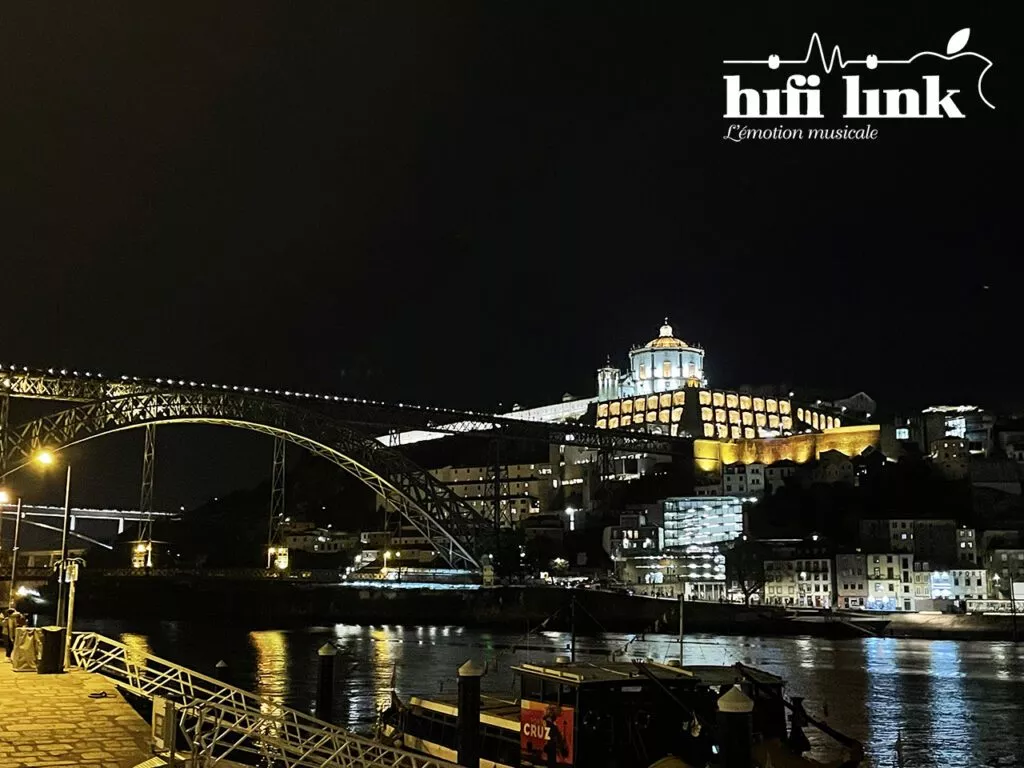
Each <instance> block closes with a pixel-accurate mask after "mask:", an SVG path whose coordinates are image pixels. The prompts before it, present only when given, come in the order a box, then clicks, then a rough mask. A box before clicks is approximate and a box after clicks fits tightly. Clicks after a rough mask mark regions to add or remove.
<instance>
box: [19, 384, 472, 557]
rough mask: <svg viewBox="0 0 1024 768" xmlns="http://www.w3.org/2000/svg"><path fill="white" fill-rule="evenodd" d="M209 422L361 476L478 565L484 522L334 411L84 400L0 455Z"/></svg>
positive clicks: (168, 395)
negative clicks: (262, 436) (279, 443)
mask: <svg viewBox="0 0 1024 768" xmlns="http://www.w3.org/2000/svg"><path fill="white" fill-rule="evenodd" d="M173 423H191V424H215V425H225V426H232V427H240V428H243V429H249V430H253V431H255V432H261V433H263V434H267V435H270V436H271V437H275V438H276V437H280V438H283V439H285V440H287V441H288V442H290V443H292V444H294V445H298V446H300V447H302V448H305V449H306V450H308V451H310V452H312V453H314V454H316V455H317V456H321V457H323V458H325V459H327V460H328V461H331V462H333V463H334V464H337V465H338V466H339V467H341V468H342V469H344V470H345V471H347V472H349V473H350V474H352V475H353V476H355V477H357V478H358V479H359V480H361V481H362V482H364V483H366V485H368V486H369V487H370V488H372V489H373V490H374V491H375V492H376V493H377V494H379V495H380V496H382V497H383V498H384V499H385V501H386V503H388V504H390V505H391V506H393V507H394V508H395V510H396V511H397V512H399V513H400V514H402V516H403V517H404V518H405V519H406V520H407V521H408V522H409V524H410V525H412V526H413V527H414V528H415V529H416V530H417V531H418V532H419V534H420V535H421V536H423V537H425V538H426V539H428V540H429V541H430V542H431V544H432V545H433V546H434V547H435V548H436V549H437V551H438V552H439V553H440V554H441V556H442V557H443V558H444V559H445V560H446V561H447V562H448V563H449V564H450V565H451V566H452V567H454V568H466V569H471V570H479V561H478V559H477V557H478V555H479V554H480V553H481V552H482V551H483V550H482V547H483V546H484V543H485V541H486V537H487V534H488V533H489V521H487V520H485V519H484V518H483V517H482V516H481V515H479V514H478V513H477V512H476V511H475V510H474V509H473V508H472V507H470V506H469V505H468V504H466V503H465V502H464V501H463V500H462V499H461V498H459V497H458V496H457V495H456V494H455V493H454V492H453V491H452V490H451V489H450V488H449V487H448V486H446V485H444V484H443V483H441V482H439V481H438V480H436V479H434V477H433V476H431V475H430V474H429V473H427V472H425V471H424V470H422V469H420V468H419V467H418V466H416V465H415V464H413V463H412V462H411V461H409V460H408V459H406V458H405V457H404V456H402V455H401V454H400V453H398V452H396V451H394V450H392V449H389V448H387V447H386V446H384V445H382V444H381V443H380V442H379V441H377V440H375V439H373V438H370V437H367V436H365V435H362V434H360V433H358V432H356V431H354V430H352V429H350V428H349V427H348V426H347V425H346V424H344V423H343V422H342V421H341V420H339V419H337V418H332V417H331V416H328V415H325V414H323V413H319V412H317V411H315V410H311V409H309V408H305V407H300V406H299V405H296V404H292V403H287V402H282V401H279V400H274V399H270V398H266V397H260V396H257V395H251V394H243V393H235V392H230V393H229V392H223V391H219V392H218V391H206V390H201V389H192V390H189V389H185V390H171V391H157V392H146V393H141V394H134V395H126V396H123V397H116V398H110V399H103V400H99V401H94V402H87V403H82V404H80V405H77V406H75V407H73V408H69V409H67V410H64V411H60V412H58V413H54V414H49V415H47V416H43V417H41V418H38V419H35V420H33V421H30V422H27V423H25V424H21V425H18V426H10V427H9V428H8V431H7V436H6V440H5V442H4V445H3V446H2V451H0V455H2V457H3V458H4V460H5V461H6V463H7V465H8V466H11V467H13V466H20V465H23V464H25V463H27V462H28V461H29V460H30V458H31V457H32V456H33V454H35V452H37V451H38V450H40V449H41V448H47V449H50V450H59V449H61V448H65V447H67V446H69V445H73V444H75V443H79V442H82V441H84V440H89V439H91V438H94V437H98V436H100V435H105V434H110V433H112V432H118V431H121V430H125V429H132V428H137V427H143V426H146V425H147V424H173Z"/></svg>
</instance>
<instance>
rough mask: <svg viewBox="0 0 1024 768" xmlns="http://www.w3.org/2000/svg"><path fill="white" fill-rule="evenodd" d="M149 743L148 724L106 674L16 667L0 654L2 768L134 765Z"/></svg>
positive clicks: (144, 755)
mask: <svg viewBox="0 0 1024 768" xmlns="http://www.w3.org/2000/svg"><path fill="white" fill-rule="evenodd" d="M100 692H103V693H106V697H104V698H98V699H94V698H90V697H89V694H93V693H100ZM148 743H149V726H148V724H147V723H146V722H145V721H144V720H143V719H142V718H140V717H139V716H138V714H136V712H135V710H133V709H132V708H131V707H130V706H128V704H127V703H126V702H125V700H124V699H122V698H121V696H120V695H119V694H118V693H117V691H116V690H115V689H114V685H113V683H111V682H110V680H108V679H107V678H105V677H103V676H102V675H93V674H90V673H88V672H80V671H73V672H69V673H67V674H63V675H37V674H36V673H35V672H14V671H13V670H12V669H11V665H10V663H9V662H8V661H6V660H5V659H3V658H2V656H0V768H36V767H37V766H71V765H74V766H80V768H132V766H135V765H138V764H139V763H141V762H143V761H144V760H147V759H148V758H150V757H151V756H152V755H151V753H150V751H149V747H148V746H147V745H148Z"/></svg>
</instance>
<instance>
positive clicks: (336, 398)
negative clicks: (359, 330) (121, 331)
mask: <svg viewBox="0 0 1024 768" xmlns="http://www.w3.org/2000/svg"><path fill="white" fill-rule="evenodd" d="M7 368H8V370H10V371H14V372H21V373H33V372H36V373H47V374H49V375H50V376H57V375H60V376H77V377H79V378H96V379H103V380H106V381H109V380H110V379H107V378H106V377H105V376H104V375H103V374H102V373H92V372H90V371H86V372H85V373H79V372H78V371H68V370H67V369H66V368H61V369H60V370H57V369H55V368H47V369H46V370H45V371H43V370H40V369H32V368H29V367H28V366H27V365H22V366H18V365H14V364H13V363H12V364H10V365H8V366H7ZM0 370H2V368H0ZM120 378H121V381H130V382H133V383H135V382H138V383H145V382H147V381H152V382H155V383H157V384H167V385H170V386H179V387H184V386H189V387H200V388H203V389H206V388H210V389H221V390H225V391H232V392H252V393H254V394H265V395H284V396H285V397H301V398H313V399H316V400H328V401H333V402H345V403H360V404H363V405H383V406H390V405H397V406H398V407H399V408H412V409H415V410H421V411H432V412H435V413H455V414H466V415H469V416H491V415H493V414H488V413H482V412H478V411H462V410H459V409H457V408H441V407H438V406H431V405H412V404H410V403H385V402H384V401H382V400H367V399H366V398H358V397H345V396H342V395H324V394H317V393H311V392H293V391H291V390H280V389H266V388H261V387H240V386H237V385H233V384H207V383H205V382H201V381H200V382H196V381H185V380H184V379H164V378H162V377H161V378H156V379H146V378H141V377H139V376H127V375H125V376H121V377H120ZM4 386H5V387H7V388H8V389H9V388H10V387H11V381H10V379H4Z"/></svg>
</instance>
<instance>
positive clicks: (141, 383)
mask: <svg viewBox="0 0 1024 768" xmlns="http://www.w3.org/2000/svg"><path fill="white" fill-rule="evenodd" d="M196 391H200V392H208V393H232V394H237V395H258V396H261V397H264V398H272V399H274V400H278V401H284V402H291V403H302V404H303V405H304V406H305V407H307V408H312V409H315V410H318V411H322V412H324V413H327V414H330V415H331V416H333V417H335V418H337V419H339V420H341V421H343V422H344V423H346V424H348V425H352V426H358V427H360V428H363V429H366V430H367V431H373V432H375V433H378V434H383V435H387V434H389V433H395V432H397V431H398V430H422V431H428V432H441V433H446V434H451V435H478V436H486V437H498V436H500V437H502V438H505V439H515V440H534V441H539V442H545V443H549V444H555V445H568V444H574V445H578V446H580V447H582V448H591V449H594V450H598V451H617V452H618V451H621V452H630V453H653V454H659V455H665V456H668V455H675V454H678V455H683V456H688V455H689V454H690V453H691V451H692V441H691V436H690V435H688V434H682V433H681V434H679V435H677V436H670V435H663V434H658V433H653V432H651V433H647V432H640V431H630V430H621V429H597V428H596V427H594V426H587V425H583V424H579V423H577V422H567V423H552V422H542V421H531V420H527V419H524V418H510V417H508V416H498V415H495V414H489V413H484V412H480V411H467V410H459V409H455V408H438V407H433V406H425V405H414V404H410V403H387V402H383V401H379V400H368V399H365V398H357V397H346V396H342V395H332V394H327V393H312V392H301V391H296V390H281V389H268V388H265V387H243V386H238V385H230V384H208V383H206V382H197V381H186V380H184V379H175V378H167V379H165V378H141V377H138V376H120V377H116V378H109V377H105V376H103V375H102V374H93V373H91V372H86V373H82V372H79V371H68V370H67V369H61V370H57V369H54V368H47V369H40V368H30V367H28V366H18V365H8V366H0V398H2V399H0V433H2V431H3V429H4V427H5V425H6V424H7V418H6V415H7V414H6V409H7V405H6V400H7V398H6V397H4V396H5V395H6V396H9V397H11V398H31V399H43V400H59V401H63V402H91V401H95V400H102V399H107V398H116V397H121V396H124V395H131V394H140V393H145V392H196ZM384 442H387V440H386V439H384Z"/></svg>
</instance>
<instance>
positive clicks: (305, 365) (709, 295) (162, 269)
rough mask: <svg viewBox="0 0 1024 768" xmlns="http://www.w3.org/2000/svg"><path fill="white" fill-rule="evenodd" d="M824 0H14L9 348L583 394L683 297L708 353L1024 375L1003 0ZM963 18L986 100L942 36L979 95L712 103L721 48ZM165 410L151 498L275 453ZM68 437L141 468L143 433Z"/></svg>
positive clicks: (89, 491)
mask: <svg viewBox="0 0 1024 768" xmlns="http://www.w3.org/2000/svg"><path fill="white" fill-rule="evenodd" d="M976 5H977V4H975V6H976ZM820 6H821V4H819V3H804V4H789V5H787V4H783V3H771V4H764V3H746V4H744V3H728V4H726V3H720V4H708V5H707V8H705V9H704V10H701V9H700V7H699V6H697V5H696V4H692V3H681V2H674V1H673V2H668V1H667V0H666V2H662V3H614V4H612V3H609V4H603V3H522V2H488V3H470V2H462V3H441V2H430V3H411V2H410V3H396V2H379V3H357V2H332V3H284V2H280V3H266V2H260V1H259V0H249V1H248V2H244V3H236V4H216V6H213V5H211V4H206V3H204V4H200V3H176V4H163V5H161V6H159V10H158V7H157V6H153V5H150V4H118V5H115V4H98V5H96V4H53V5H52V6H50V5H47V4H37V3H20V4H8V5H7V6H5V8H4V11H3V14H2V17H0V158H2V163H3V173H2V178H3V184H0V221H2V223H3V227H2V232H3V240H2V249H3V250H2V252H3V262H2V263H3V270H2V273H0V274H2V285H3V296H2V299H0V308H2V321H0V358H2V359H4V360H9V361H12V362H18V363H25V364H29V365H41V366H50V365H55V366H61V365H65V366H68V367H70V368H77V369H82V370H86V369H87V370H93V371H102V372H103V373H105V374H110V375H117V374H121V373H123V372H127V373H136V374H140V375H152V376H169V375H173V376H175V377H181V378H185V379H190V378H194V379H197V380H203V381H219V382H232V383H236V382H237V383H240V384H249V385H252V386H261V385H271V386H279V387H281V388H285V387H292V388H303V389H309V390H319V391H332V392H337V393H358V394H361V395H364V396H367V397H371V396H372V397H376V398H380V399H393V400H405V401H419V402H425V403H434V404H440V405H450V406H461V407H472V408H497V407H498V405H499V403H500V404H502V407H504V408H508V407H510V406H511V404H512V403H514V402H518V403H522V404H523V405H530V404H541V403H545V402H552V401H554V400H557V399H558V398H559V397H560V396H561V395H562V393H563V392H566V391H568V392H571V393H573V394H576V395H579V396H587V395H590V394H593V391H594V389H595V382H594V371H595V369H596V367H597V366H598V365H600V364H601V363H603V362H604V359H605V356H606V355H611V357H612V359H613V361H616V362H618V363H620V364H625V355H626V352H627V351H628V349H629V347H630V345H632V344H637V343H643V342H646V341H647V340H649V339H650V338H651V337H653V336H654V335H656V333H657V327H658V325H660V323H661V321H662V318H663V317H665V316H666V315H667V316H668V317H669V318H670V320H671V322H672V323H673V325H674V327H675V329H676V333H677V335H679V336H681V337H682V338H684V339H686V340H687V341H689V342H691V343H699V344H701V345H702V346H704V347H705V348H706V349H707V351H708V357H707V373H708V376H709V378H710V379H711V381H712V383H713V384H717V385H722V386H736V385H740V384H744V383H749V384H761V383H776V382H785V383H787V384H789V385H791V386H792V387H793V388H794V389H797V390H799V389H800V387H802V386H803V387H807V388H819V387H820V388H825V389H827V390H828V389H831V390H835V391H836V393H837V394H843V393H853V392H855V391H857V390H865V391H867V392H868V393H869V394H871V395H872V396H874V397H875V398H876V399H878V400H879V401H880V402H881V403H883V405H888V406H889V407H891V408H907V407H913V406H918V407H919V406H923V405H927V404H930V403H935V402H957V403H959V402H965V401H970V402H980V403H983V404H990V405H993V406H997V405H1000V404H1002V403H1004V402H1007V401H1012V402H1016V395H1017V387H1016V386H1015V385H1016V383H1017V381H1018V377H1017V376H1015V375H1014V371H1016V370H1017V369H1019V367H1020V365H1019V362H1018V361H1017V358H1018V355H1019V352H1018V349H1019V346H1020V344H1019V341H1018V339H1019V335H1020V334H1019V328H1020V321H1019V319H1018V316H1019V312H1018V311H1017V301H1018V296H1019V290H1018V284H1019V275H1020V268H1019V266H1018V259H1019V257H1020V251H1021V249H1020V245H1019V237H1018V236H1017V230H1018V227H1019V224H1018V223H1017V222H1018V218H1019V206H1020V193H1019V161H1020V153H1019V136H1020V135H1021V124H1020V122H1021V121H1020V107H1019V101H1020V98H1021V97H1020V83H1019V81H1017V80H1015V79H1014V75H1017V76H1019V74H1020V72H1021V69H1020V62H1019V59H1018V58H1017V54H1018V52H1019V46H1018V45H1016V41H1017V37H1018V36H1019V32H1018V30H1017V25H1016V24H1013V23H1012V22H1011V18H1012V14H1010V13H1009V11H1008V10H1007V8H1006V7H1004V6H1003V5H997V4H994V3H993V4H989V9H987V10H986V9H980V8H977V7H975V6H969V5H967V4H963V3H960V4H957V6H950V7H951V8H953V9H955V10H952V11H950V12H948V13H947V12H945V11H944V10H942V8H943V6H941V5H937V4H935V3H924V2H917V3H914V2H904V3H899V4H898V7H897V4H890V3H886V4H878V6H877V10H873V11H872V10H864V9H863V8H862V7H861V5H860V4H856V5H853V4H847V5H843V6H840V5H836V6H835V8H834V9H833V8H829V9H822V8H821V7H820ZM709 9H710V10H709ZM846 9H849V10H850V12H849V13H846V12H845V11H846ZM854 9H855V12H854ZM963 27H970V28H971V30H972V31H971V38H970V43H969V45H968V46H967V49H968V50H971V51H976V52H978V53H981V54H984V55H985V56H987V57H988V58H989V59H991V60H992V61H993V62H994V66H993V68H992V70H991V71H990V72H989V73H988V75H986V78H985V81H984V85H985V94H986V96H987V97H988V98H989V100H990V101H992V102H993V103H994V104H995V106H996V109H995V110H994V111H992V110H989V109H988V108H987V107H985V106H984V105H982V104H981V103H980V102H979V101H978V99H977V97H976V93H975V92H974V89H973V82H974V80H973V79H972V78H976V77H977V71H978V70H977V65H975V64H972V65H970V66H967V65H966V64H965V65H964V66H960V65H959V64H957V62H951V63H950V64H951V65H956V66H951V68H950V70H949V72H948V73H947V71H946V70H941V71H942V72H943V78H944V79H945V78H946V77H947V74H948V75H949V77H951V78H953V79H956V78H959V79H958V80H957V82H958V83H961V84H962V85H963V93H962V95H961V97H958V101H959V99H961V98H962V100H963V108H964V110H965V112H967V118H966V119H964V120H957V121H954V120H881V121H874V123H875V124H876V126H877V127H878V129H879V138H878V139H877V140H875V141H873V142H830V143H819V144H815V143H813V142H791V143H785V142H757V141H750V142H746V143H742V144H735V143H732V142H728V141H724V140H723V138H722V137H723V134H724V133H725V129H726V127H727V125H728V123H729V122H730V121H728V120H725V119H723V117H722V115H723V112H724V102H725V98H724V85H723V81H722V76H723V74H724V73H725V72H724V68H723V65H722V60H723V59H726V58H765V57H767V55H768V54H771V53H778V54H781V55H783V57H784V58H786V57H792V58H797V57H800V56H802V55H803V53H804V52H805V50H806V47H807V42H808V39H809V38H810V35H811V33H812V32H815V31H816V32H818V33H819V34H820V35H821V36H822V40H823V42H824V44H825V47H826V48H827V49H830V48H831V46H832V45H835V44H839V45H840V46H841V47H842V48H843V52H844V54H845V55H846V56H847V57H848V58H850V57H860V56H862V55H864V54H866V53H871V52H874V53H877V54H878V55H879V56H880V57H893V58H896V57H909V56H910V55H912V54H914V53H916V52H918V51H921V50H932V51H939V52H943V51H945V47H946V41H947V40H948V39H949V37H950V36H951V35H952V34H953V33H954V32H956V31H957V30H958V29H961V28H963ZM961 63H962V62H961ZM819 69H820V67H819ZM806 71H808V72H810V71H811V67H810V65H809V67H808V69H807V70H806ZM815 71H817V70H815ZM972 72H973V74H971V73H972ZM839 76H840V74H839V73H838V72H837V73H834V74H833V75H831V76H827V77H826V78H825V79H826V81H827V82H826V84H829V83H831V87H832V89H833V90H835V88H836V87H837V86H836V83H837V82H838V77H839ZM823 90H824V89H823ZM736 122H746V123H748V124H756V123H758V122H760V123H763V124H764V125H763V126H761V127H770V126H771V125H774V124H778V123H779V121H749V120H747V121H736ZM799 122H800V123H807V122H810V121H799ZM848 122H849V121H848ZM828 123H829V126H830V127H841V126H842V125H843V124H844V123H843V121H842V119H841V111H836V110H833V114H832V115H830V119H829V120H828ZM791 124H792V123H787V125H791ZM1011 232H1012V234H1011ZM197 430H198V431H197ZM166 432H167V434H168V435H170V437H169V438H168V439H167V440H166V447H164V446H165V444H164V443H162V444H161V448H162V451H161V455H160V458H159V459H158V464H159V466H160V472H161V475H160V477H158V482H157V489H158V491H157V503H158V505H159V506H163V507H168V506H172V505H173V506H177V505H178V504H179V503H180V504H193V503H196V502H197V501H199V500H202V499H203V498H206V497H207V496H209V495H212V494H214V493H222V492H225V491H228V490H230V489H232V488H235V487H238V486H240V485H245V484H247V483H252V482H255V481H257V480H259V479H261V478H262V477H263V476H264V475H265V474H266V472H267V470H268V467H269V463H270V446H269V441H266V439H265V438H264V439H261V440H257V439H256V438H254V437H252V436H238V435H229V436H218V435H209V434H207V433H208V432H210V430H208V429H207V430H204V429H200V428H175V429H168V430H167V431H166ZM180 435H184V437H181V436H180ZM196 435H200V436H201V437H200V439H198V440H196V439H188V438H189V436H192V437H193V438H194V437H195V436H196ZM202 436H205V438H206V439H203V437H202ZM71 454H72V456H71V458H72V461H74V462H76V464H82V465H83V466H84V467H85V468H86V477H89V476H91V477H92V478H93V482H92V483H89V482H88V481H85V480H83V483H85V485H84V487H83V488H82V490H81V495H82V497H83V498H84V499H85V500H88V501H90V502H92V503H110V504H133V503H137V495H138V491H137V480H136V479H135V477H136V476H137V474H138V471H139V468H138V462H139V458H140V457H139V455H137V454H141V435H128V436H122V437H118V438H112V439H111V440H110V441H108V442H106V443H104V444H101V443H100V442H97V443H95V444H92V445H89V444H87V445H85V446H81V447H79V448H76V449H74V450H73V451H72V452H71ZM125 457H127V458H125ZM161 477H162V478H164V479H163V480H162V481H161V479H160V478H161ZM26 482H27V481H26ZM56 485H57V484H56V481H53V480H52V479H51V481H50V482H48V483H46V484H45V489H46V490H45V492H44V491H40V493H42V494H43V495H47V494H48V495H49V497H51V498H50V500H57V498H58V497H59V489H58V488H56Z"/></svg>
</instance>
